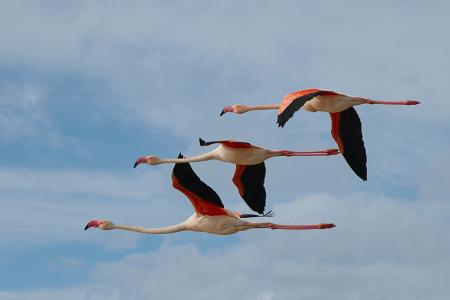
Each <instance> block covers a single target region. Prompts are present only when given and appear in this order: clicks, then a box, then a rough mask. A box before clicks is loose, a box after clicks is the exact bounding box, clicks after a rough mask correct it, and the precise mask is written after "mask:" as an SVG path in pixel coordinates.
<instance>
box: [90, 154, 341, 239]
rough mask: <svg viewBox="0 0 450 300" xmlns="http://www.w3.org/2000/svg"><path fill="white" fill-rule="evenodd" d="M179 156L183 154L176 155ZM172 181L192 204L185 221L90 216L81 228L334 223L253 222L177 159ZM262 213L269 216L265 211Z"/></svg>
mask: <svg viewBox="0 0 450 300" xmlns="http://www.w3.org/2000/svg"><path fill="white" fill-rule="evenodd" d="M179 158H180V159H181V158H183V157H182V155H181V154H180V155H179ZM172 185H173V187H174V188H176V189H177V190H179V191H180V192H182V193H183V194H184V195H185V196H186V197H187V198H188V199H189V200H190V201H191V204H192V206H193V207H194V210H195V212H194V214H193V215H192V216H191V217H189V218H188V219H187V220H186V221H184V222H182V223H179V224H176V225H172V226H167V227H161V228H144V227H139V226H131V225H118V224H114V223H112V222H111V221H107V220H92V221H90V222H89V223H87V225H86V227H85V228H84V230H87V229H89V228H91V227H95V228H99V229H102V230H112V229H119V230H128V231H135V232H140V233H148V234H167V233H174V232H179V231H185V230H190V231H198V232H206V233H211V234H218V235H228V234H233V233H236V232H239V231H245V230H248V229H253V228H267V229H288V230H311V229H327V228H333V227H335V225H334V224H332V223H323V224H315V225H281V224H275V223H268V222H265V223H253V222H248V221H245V220H243V219H244V218H250V217H260V216H259V215H251V214H240V213H238V212H233V211H230V210H228V209H225V208H224V206H223V203H222V200H221V199H220V197H219V196H218V195H217V193H216V192H215V191H214V190H213V189H212V188H211V187H209V186H208V185H207V184H205V183H204V182H203V181H201V180H200V178H199V177H198V176H197V175H196V174H195V172H194V171H193V170H192V168H191V166H190V164H188V163H176V164H175V166H174V168H173V172H172ZM265 216H271V214H267V215H265Z"/></svg>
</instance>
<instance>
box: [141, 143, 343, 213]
mask: <svg viewBox="0 0 450 300" xmlns="http://www.w3.org/2000/svg"><path fill="white" fill-rule="evenodd" d="M199 142H200V146H210V145H213V144H220V145H219V146H218V147H217V148H215V149H214V150H212V151H210V152H207V153H204V154H201V155H198V156H193V157H188V158H177V159H161V158H158V157H156V156H153V155H150V156H145V157H140V158H138V159H137V160H136V162H135V163H134V167H135V168H136V167H137V166H138V165H140V164H143V163H146V164H149V165H158V164H164V163H188V162H200V161H206V160H220V161H224V162H228V163H232V164H235V165H236V169H235V172H234V175H233V179H232V181H233V183H234V185H235V186H236V187H237V189H238V192H239V194H240V196H241V197H242V199H244V201H245V202H246V203H247V205H248V206H249V207H250V208H251V209H252V210H254V211H256V212H258V213H259V214H264V209H265V205H266V190H265V188H264V179H265V175H266V167H265V164H264V161H265V160H266V159H269V158H271V157H275V156H327V155H335V154H338V153H339V150H338V149H327V150H322V151H309V152H297V151H290V150H270V149H264V148H260V147H257V146H253V145H252V144H250V143H246V142H238V141H232V140H221V141H212V142H205V141H204V140H203V139H201V138H199Z"/></svg>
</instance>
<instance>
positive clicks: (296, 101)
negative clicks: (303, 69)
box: [277, 89, 339, 127]
mask: <svg viewBox="0 0 450 300" xmlns="http://www.w3.org/2000/svg"><path fill="white" fill-rule="evenodd" d="M318 95H339V94H338V93H335V92H333V91H324V90H319V89H308V90H301V91H296V92H293V93H290V94H288V95H286V96H285V97H284V98H283V101H282V102H281V105H280V107H279V109H278V119H277V124H278V127H284V125H285V124H286V122H287V121H288V120H289V119H290V118H292V116H293V115H294V113H295V112H296V111H297V110H299V109H300V108H301V107H302V106H303V105H304V104H305V103H306V102H307V101H309V100H311V99H312V98H314V97H316V96H318Z"/></svg>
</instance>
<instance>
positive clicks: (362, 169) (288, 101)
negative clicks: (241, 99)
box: [220, 89, 420, 181]
mask: <svg viewBox="0 0 450 300" xmlns="http://www.w3.org/2000/svg"><path fill="white" fill-rule="evenodd" d="M419 103H420V102H418V101H413V100H404V101H378V100H371V99H366V98H361V97H351V96H347V95H344V94H339V93H336V92H333V91H326V90H319V89H308V90H301V91H296V92H293V93H290V94H288V95H286V96H285V97H284V98H283V101H282V102H281V104H269V105H255V106H246V105H241V104H236V105H231V106H226V107H225V108H224V109H223V110H222V111H221V113H220V115H221V116H222V115H224V114H225V113H227V112H233V113H236V114H243V113H246V112H248V111H252V110H266V109H278V119H277V124H278V127H284V125H285V124H286V122H287V121H288V120H289V119H290V118H291V117H292V116H293V115H294V113H295V112H296V111H297V110H299V109H300V108H302V107H303V109H304V110H306V111H310V112H317V111H324V112H329V113H330V116H331V135H332V137H333V139H334V140H335V141H336V143H337V145H338V147H339V150H340V151H341V153H342V155H343V156H344V158H345V160H346V161H347V163H348V164H349V166H350V167H351V168H352V170H353V171H354V172H355V173H356V174H357V175H358V176H359V177H360V178H361V179H362V180H364V181H366V180H367V167H366V163H367V157H366V149H365V147H364V142H363V138H362V132H361V121H360V119H359V117H358V114H357V113H356V111H355V109H354V108H353V106H356V105H361V104H390V105H416V104H419Z"/></svg>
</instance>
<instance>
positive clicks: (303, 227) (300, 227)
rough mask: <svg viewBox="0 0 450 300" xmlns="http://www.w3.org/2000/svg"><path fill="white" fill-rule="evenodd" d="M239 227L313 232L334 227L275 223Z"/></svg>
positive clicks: (327, 224) (329, 224)
mask: <svg viewBox="0 0 450 300" xmlns="http://www.w3.org/2000/svg"><path fill="white" fill-rule="evenodd" d="M239 226H243V227H249V229H250V228H268V229H285V230H313V229H329V228H333V227H336V225H335V224H333V223H321V224H314V225H282V224H275V223H248V224H242V225H239Z"/></svg>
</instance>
